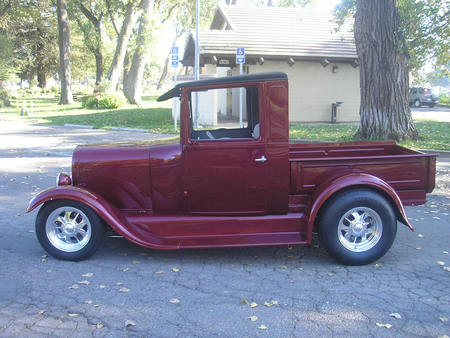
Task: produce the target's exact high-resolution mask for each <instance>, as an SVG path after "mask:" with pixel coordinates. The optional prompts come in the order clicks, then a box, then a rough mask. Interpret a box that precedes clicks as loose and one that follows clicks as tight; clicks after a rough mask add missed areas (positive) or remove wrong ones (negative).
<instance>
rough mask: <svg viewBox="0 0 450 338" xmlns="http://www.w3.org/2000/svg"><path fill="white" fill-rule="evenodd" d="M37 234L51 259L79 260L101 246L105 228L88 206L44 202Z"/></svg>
mask: <svg viewBox="0 0 450 338" xmlns="http://www.w3.org/2000/svg"><path fill="white" fill-rule="evenodd" d="M36 235H37V238H38V240H39V243H41V245H42V247H43V248H44V249H45V250H46V251H47V252H48V253H49V254H50V255H52V256H54V257H56V258H59V259H64V260H70V261H79V260H82V259H85V258H88V257H89V256H91V255H93V254H94V253H95V251H97V250H98V248H99V247H100V246H101V244H102V242H103V237H104V227H103V223H102V220H101V219H100V217H99V216H98V215H97V214H96V213H95V211H93V210H92V209H91V208H89V207H88V206H86V205H84V204H82V203H79V202H76V201H71V200H56V201H52V202H47V203H45V204H44V205H43V206H42V207H41V209H40V210H39V213H38V215H37V217H36Z"/></svg>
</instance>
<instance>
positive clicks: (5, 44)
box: [0, 31, 13, 81]
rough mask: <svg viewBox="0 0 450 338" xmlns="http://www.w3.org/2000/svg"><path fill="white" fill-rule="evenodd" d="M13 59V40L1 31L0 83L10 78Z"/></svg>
mask: <svg viewBox="0 0 450 338" xmlns="http://www.w3.org/2000/svg"><path fill="white" fill-rule="evenodd" d="M12 58H13V43H12V41H11V39H10V38H9V37H8V36H7V35H6V34H3V33H2V32H1V31H0V81H6V80H8V79H9V78H10V76H11V73H12V71H13V69H12V66H11V64H12Z"/></svg>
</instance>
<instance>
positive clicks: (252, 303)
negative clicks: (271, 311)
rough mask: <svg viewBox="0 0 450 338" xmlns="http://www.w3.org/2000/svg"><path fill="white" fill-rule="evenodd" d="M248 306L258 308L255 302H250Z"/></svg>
mask: <svg viewBox="0 0 450 338" xmlns="http://www.w3.org/2000/svg"><path fill="white" fill-rule="evenodd" d="M249 305H250V307H257V306H258V304H257V303H255V302H251V303H250V304H249Z"/></svg>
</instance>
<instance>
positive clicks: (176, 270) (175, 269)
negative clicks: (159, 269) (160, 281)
mask: <svg viewBox="0 0 450 338" xmlns="http://www.w3.org/2000/svg"><path fill="white" fill-rule="evenodd" d="M172 271H173V272H178V271H180V269H178V268H172Z"/></svg>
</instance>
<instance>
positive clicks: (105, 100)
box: [98, 93, 126, 109]
mask: <svg viewBox="0 0 450 338" xmlns="http://www.w3.org/2000/svg"><path fill="white" fill-rule="evenodd" d="M125 103H126V99H125V97H124V96H123V94H122V93H114V94H102V95H101V96H100V97H99V99H98V107H99V108H100V109H117V108H120V107H122V106H123V105H124V104H125Z"/></svg>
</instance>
